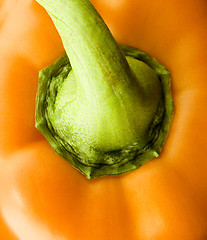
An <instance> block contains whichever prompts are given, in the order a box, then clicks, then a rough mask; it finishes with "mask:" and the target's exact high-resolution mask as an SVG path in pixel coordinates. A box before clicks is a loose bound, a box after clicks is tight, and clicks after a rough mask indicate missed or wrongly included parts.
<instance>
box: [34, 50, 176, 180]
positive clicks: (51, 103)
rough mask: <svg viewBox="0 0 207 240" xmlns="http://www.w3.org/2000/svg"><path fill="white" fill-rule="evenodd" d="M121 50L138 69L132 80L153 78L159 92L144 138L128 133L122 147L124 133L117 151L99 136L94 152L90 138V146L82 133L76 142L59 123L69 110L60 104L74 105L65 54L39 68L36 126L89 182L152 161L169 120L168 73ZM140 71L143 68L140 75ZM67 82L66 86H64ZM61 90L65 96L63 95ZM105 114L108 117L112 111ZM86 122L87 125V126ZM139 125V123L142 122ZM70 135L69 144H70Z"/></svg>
mask: <svg viewBox="0 0 207 240" xmlns="http://www.w3.org/2000/svg"><path fill="white" fill-rule="evenodd" d="M121 48H122V50H123V52H124V54H125V56H127V59H128V61H129V62H130V65H131V67H132V68H134V66H132V65H133V64H134V61H133V59H136V61H135V62H137V63H139V64H138V66H139V68H140V66H142V67H141V70H138V72H139V73H138V75H139V74H141V75H140V76H138V78H143V79H142V80H141V82H143V83H145V82H151V83H152V81H157V80H158V81H159V82H160V84H161V89H162V92H161V97H160V98H159V101H158V102H157V105H156V107H155V110H154V112H153V117H152V118H151V120H150V122H149V123H148V124H147V125H146V126H144V127H143V129H145V131H144V133H145V136H144V135H143V133H141V137H140V135H139V132H137V137H136V134H135V135H133V134H132V135H133V137H132V138H131V139H132V141H131V143H130V142H127V141H126V142H127V143H126V145H123V144H122V142H123V141H124V135H123V136H121V140H120V141H119V140H118V139H117V141H118V142H119V143H121V144H120V147H117V146H118V145H116V143H115V145H113V144H111V145H107V144H108V143H107V138H109V139H110V137H108V135H105V134H103V135H104V138H105V143H106V145H105V146H107V147H105V146H104V144H105V143H104V144H103V145H102V148H100V147H99V148H97V147H96V146H97V145H96V144H94V145H93V143H94V142H96V139H94V142H91V140H92V139H90V138H89V140H88V139H87V134H86V135H85V133H83V135H82V136H83V137H78V138H76V141H75V140H74V139H75V138H74V137H73V136H72V134H71V135H70V132H71V131H70V122H67V121H66V119H67V117H66V118H65V119H64V118H62V117H61V115H62V114H63V115H64V114H65V113H66V115H67V114H70V111H68V110H64V103H67V104H65V106H66V109H67V105H68V102H70V103H71V102H73V101H75V99H76V98H77V95H76V92H77V87H76V84H75V81H74V78H73V77H71V78H69V77H68V75H69V74H71V73H72V70H71V69H72V68H71V65H70V62H69V59H68V57H67V55H63V56H62V57H60V58H59V59H58V60H57V61H56V62H55V63H53V64H52V65H51V66H49V67H47V68H45V69H43V70H42V71H41V72H40V76H39V90H38V96H37V105H36V127H37V128H38V129H39V130H40V131H41V132H42V133H43V135H44V136H45V137H46V138H47V140H48V141H49V142H50V144H51V146H52V148H53V149H54V150H55V151H56V152H57V153H58V154H59V155H61V156H62V157H63V158H65V159H66V160H68V161H69V162H70V163H71V164H72V165H73V166H74V167H75V168H76V169H78V170H79V171H80V172H82V173H83V174H84V175H85V176H86V177H87V178H89V179H92V178H94V177H98V176H103V175H117V174H121V173H124V172H128V171H131V170H134V169H136V168H138V167H140V166H141V165H143V164H144V163H145V162H147V161H148V160H150V159H152V158H155V157H158V156H159V154H160V151H161V149H162V146H163V144H164V142H165V139H166V138H167V135H168V132H169V128H170V123H171V120H172V116H173V102H172V97H171V92H170V74H169V72H168V71H167V70H166V69H165V68H164V67H163V66H162V65H161V64H159V63H158V62H157V61H156V60H155V59H153V58H151V57H150V56H148V55H147V54H146V53H144V52H142V51H140V50H137V49H134V48H130V47H127V46H121ZM137 60H139V61H137ZM135 65H136V64H135ZM143 69H145V71H144V72H145V73H144V74H143V71H142V70H143ZM146 69H148V70H147V71H146ZM149 69H150V70H149ZM134 71H136V70H134ZM146 72H148V73H149V75H151V79H149V75H148V73H146ZM136 75H137V74H136ZM152 76H153V77H152ZM68 79H69V80H68ZM68 81H69V85H68V86H69V87H68V86H66V87H65V85H67V84H68V83H67V82H68ZM151 83H150V85H151ZM63 86H64V87H63ZM64 91H66V92H65V93H64ZM60 93H61V94H60ZM61 95H62V96H61ZM158 95H159V94H158ZM59 96H61V98H62V99H64V100H63V105H62V103H61V104H60V106H61V107H60V108H59V109H58V107H57V105H56V104H57V102H58V101H61V100H60V99H58V97H59ZM67 98H68V102H67ZM152 98H153V96H152ZM103 101H104V99H103ZM143 104H144V103H143ZM69 105H70V104H69ZM69 109H70V108H69ZM115 110H116V109H115ZM61 111H62V112H61ZM110 112H111V113H113V108H112V109H111V110H110ZM74 114H76V112H75V111H74V112H72V115H74ZM130 114H133V113H130V112H129V116H131V115H130ZM141 115H142V114H141ZM140 118H141V119H142V116H140ZM62 119H64V120H63V122H65V127H64V124H62V127H61V124H60V122H61V120H62ZM69 119H70V118H69ZM77 121H78V118H77ZM119 121H123V119H119ZM123 122H124V121H123ZM132 122H133V121H132ZM86 124H88V122H87V123H86ZM89 124H90V123H89ZM98 124H100V123H98ZM121 124H122V123H121ZM123 124H124V123H123ZM143 124H145V122H144V123H143ZM59 126H60V128H59ZM115 126H116V124H115ZM117 126H118V125H117ZM123 126H124V125H123ZM80 128H81V126H80ZM100 128H103V129H104V128H105V126H104V125H101V126H100ZM80 131H81V129H80ZM114 131H116V129H114ZM129 131H130V130H129ZM77 133H78V132H77ZM112 134H113V133H112ZM70 136H71V139H72V140H70ZM80 136H81V135H80ZM97 138H98V136H97ZM104 138H102V139H104ZM126 139H127V136H126ZM81 141H82V142H81ZM78 142H79V143H78ZM77 143H78V144H77ZM91 143H92V144H91ZM99 146H100V145H99ZM90 151H91V152H90ZM90 157H91V158H92V160H91V159H90Z"/></svg>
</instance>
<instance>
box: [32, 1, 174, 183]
mask: <svg viewBox="0 0 207 240" xmlns="http://www.w3.org/2000/svg"><path fill="white" fill-rule="evenodd" d="M37 1H38V2H39V3H40V4H41V5H42V6H43V7H44V8H45V9H46V11H47V12H48V13H49V15H50V16H51V18H52V20H53V22H54V24H55V26H56V28H57V30H58V32H59V34H60V36H61V38H62V41H63V45H64V48H65V50H66V55H64V56H62V57H61V58H60V59H58V60H57V61H56V62H55V63H53V64H52V65H51V66H49V67H47V68H45V69H43V70H42V71H41V72H40V77H39V89H38V95H37V104H36V127H37V128H38V129H39V130H40V131H41V132H42V133H43V134H44V135H45V137H46V138H47V139H48V141H49V142H50V144H51V145H52V147H53V149H54V150H55V151H56V152H57V153H59V154H60V155H61V156H62V157H64V158H65V159H66V160H68V161H69V162H70V163H71V164H72V165H73V166H74V167H75V168H77V169H78V170H79V171H81V172H82V173H83V174H85V176H86V177H87V178H89V179H91V178H94V177H97V176H103V175H116V174H121V173H124V172H128V171H130V170H133V169H136V168H138V167H139V166H141V165H142V164H143V163H145V162H146V161H148V160H150V159H151V158H154V157H157V156H159V153H160V151H161V148H162V146H163V144H164V141H165V139H166V137H167V134H168V131H169V127H170V122H171V120H172V114H173V103H172V99H171V94H170V85H169V79H170V74H169V72H168V71H167V70H166V69H165V68H164V67H163V66H161V65H160V64H159V63H158V62H157V61H156V60H154V59H152V58H151V57H149V56H148V55H147V54H145V53H143V52H141V51H139V50H136V49H133V48H130V47H126V46H120V45H118V44H117V43H116V41H115V39H114V38H113V36H112V34H111V33H110V31H109V29H108V28H107V26H106V24H105V23H104V21H103V19H102V18H101V16H100V15H99V14H98V12H97V11H96V9H95V8H94V7H93V5H92V4H91V3H90V2H89V1H88V0H37ZM124 54H125V55H126V56H125V55H124ZM163 79H165V80H163Z"/></svg>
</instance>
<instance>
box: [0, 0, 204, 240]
mask: <svg viewBox="0 0 207 240" xmlns="http://www.w3.org/2000/svg"><path fill="white" fill-rule="evenodd" d="M91 2H92V3H93V4H94V6H95V7H96V8H97V10H98V11H99V12H100V14H101V15H102V17H103V18H104V20H105V21H106V23H107V24H108V26H109V28H110V29H111V31H112V32H113V34H114V36H115V38H116V39H117V41H118V42H120V43H124V44H128V45H132V46H134V47H137V48H139V49H141V50H143V51H145V52H147V53H148V54H150V55H151V56H153V57H155V58H156V59H158V60H159V61H160V62H161V63H162V64H163V65H164V66H166V67H167V68H168V69H169V71H170V72H171V74H172V91H173V99H174V103H175V116H174V119H173V123H172V127H171V131H170V135H169V137H168V139H167V142H166V144H165V146H164V149H163V151H162V153H161V156H160V157H159V158H157V159H154V160H151V161H149V162H148V163H146V164H145V165H143V166H142V167H141V168H139V169H137V170H135V171H133V172H130V173H127V174H123V175H121V176H115V177H101V178H97V179H94V180H87V179H86V178H85V177H84V176H82V175H81V174H80V173H79V172H77V171H76V170H75V169H74V168H73V167H72V166H70V165H69V164H68V163H67V162H66V161H65V160H64V159H62V158H61V157H59V156H58V155H57V154H56V153H54V152H53V150H52V149H51V148H50V146H49V144H48V143H47V142H46V140H45V139H44V137H43V136H42V135H41V134H40V133H39V132H38V131H37V130H36V129H35V128H34V113H35V95H36V91H37V84H38V71H39V70H40V69H42V68H43V67H45V66H47V65H48V64H50V63H52V62H53V61H54V60H55V59H56V58H57V57H58V56H60V55H61V54H62V53H63V52H64V50H63V47H62V43H61V40H60V38H59V36H58V33H57V31H56V29H55V28H54V26H53V23H52V22H51V20H50V18H49V17H48V15H47V14H46V12H45V11H44V10H43V8H42V7H40V6H39V5H38V4H37V3H36V2H35V1H33V0H20V1H14V0H2V1H1V2H0V8H1V10H0V11H1V12H0V14H1V15H0V46H1V48H0V49H1V52H0V66H1V71H0V98H1V100H0V129H1V134H0V239H2V240H17V239H21V240H33V239H35V240H36V239H38V240H53V239H54V240H56V239H58V240H59V239H60V240H106V239H108V240H174V239H177V240H206V239H207V204H206V202H207V178H206V172H207V161H206V153H205V151H206V148H207V140H206V139H207V124H206V122H207V112H206V111H205V110H206V98H207V92H206V87H207V79H206V76H207V61H206V56H207V41H206V39H207V27H206V26H207V14H206V11H207V2H206V1H205V0H198V1H194V0H183V1H180V0H167V1H164V0H157V1H150V0H119V1H118V0H105V1H103V0H92V1H91Z"/></svg>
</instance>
